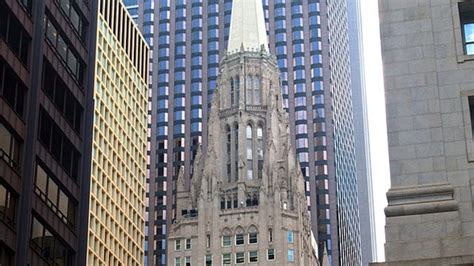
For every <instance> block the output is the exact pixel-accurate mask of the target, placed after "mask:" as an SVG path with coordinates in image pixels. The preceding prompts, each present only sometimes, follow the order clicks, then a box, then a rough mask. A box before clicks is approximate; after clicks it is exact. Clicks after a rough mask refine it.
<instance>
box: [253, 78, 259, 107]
mask: <svg viewBox="0 0 474 266" xmlns="http://www.w3.org/2000/svg"><path fill="white" fill-rule="evenodd" d="M253 93H254V96H253V100H254V102H253V104H260V78H259V77H258V76H255V78H254V80H253Z"/></svg>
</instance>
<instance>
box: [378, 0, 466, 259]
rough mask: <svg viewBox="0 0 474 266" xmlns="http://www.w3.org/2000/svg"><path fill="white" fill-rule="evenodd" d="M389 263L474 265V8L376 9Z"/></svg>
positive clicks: (387, 5)
mask: <svg viewBox="0 0 474 266" xmlns="http://www.w3.org/2000/svg"><path fill="white" fill-rule="evenodd" d="M379 8H380V10H379V11H380V31H381V44H382V57H383V64H384V76H385V95H386V97H385V99H386V107H387V108H386V109H387V131H388V142H389V155H390V171H391V188H390V190H389V191H388V192H387V200H388V206H387V208H385V215H386V226H385V232H386V243H385V258H386V263H383V264H380V265H407V266H410V265H434V266H437V265H473V264H474V248H473V247H474V209H473V203H474V186H473V184H474V134H473V133H474V90H473V88H474V78H473V75H472V73H474V49H473V48H474V44H473V43H474V20H473V19H474V2H472V1H468V0H455V1H398V0H388V1H379Z"/></svg>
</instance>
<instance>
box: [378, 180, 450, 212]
mask: <svg viewBox="0 0 474 266" xmlns="http://www.w3.org/2000/svg"><path fill="white" fill-rule="evenodd" d="M387 200H388V206H387V208H385V215H386V216H387V217H393V216H405V215H416V214H425V213H436V212H449V211H456V210H457V209H458V203H457V201H456V200H455V199H454V188H453V187H452V186H451V185H450V184H448V183H442V184H430V185H419V186H413V187H398V188H392V189H390V190H389V191H388V192H387Z"/></svg>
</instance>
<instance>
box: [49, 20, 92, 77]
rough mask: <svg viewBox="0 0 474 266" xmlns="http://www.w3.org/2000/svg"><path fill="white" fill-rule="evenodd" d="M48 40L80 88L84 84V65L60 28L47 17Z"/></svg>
mask: <svg viewBox="0 0 474 266" xmlns="http://www.w3.org/2000/svg"><path fill="white" fill-rule="evenodd" d="M44 20H45V27H46V39H47V40H48V42H49V43H50V44H51V45H52V46H53V48H54V49H55V50H56V52H57V54H58V55H59V58H60V59H61V61H62V63H63V65H64V66H65V67H66V68H67V69H68V70H69V72H70V73H71V74H72V75H73V76H74V78H75V79H76V81H77V82H78V83H79V85H80V86H82V85H83V82H84V72H85V67H84V63H82V61H81V60H80V59H79V58H78V55H77V53H76V52H75V51H74V49H73V48H72V45H70V44H69V42H68V41H67V40H66V38H64V37H63V34H62V33H61V31H59V30H58V27H57V26H56V25H55V24H54V23H53V22H52V21H51V18H50V17H49V16H45V18H44Z"/></svg>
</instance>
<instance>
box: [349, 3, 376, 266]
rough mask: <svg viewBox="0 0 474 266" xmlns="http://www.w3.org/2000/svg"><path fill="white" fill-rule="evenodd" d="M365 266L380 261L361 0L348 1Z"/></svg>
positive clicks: (362, 247) (363, 262)
mask: <svg viewBox="0 0 474 266" xmlns="http://www.w3.org/2000/svg"><path fill="white" fill-rule="evenodd" d="M347 17H348V22H349V23H348V25H349V47H350V60H351V86H352V104H353V112H354V139H355V150H356V154H357V156H356V163H357V187H358V194H357V196H358V200H359V217H360V240H361V253H362V265H368V264H369V263H370V262H374V261H376V260H377V246H376V244H377V241H376V234H375V212H374V199H373V185H372V160H371V154H370V139H369V136H370V135H369V121H368V118H369V117H368V110H367V96H366V94H367V88H366V82H365V77H366V74H367V73H366V72H365V63H364V43H363V34H362V14H361V1H360V0H350V1H347Z"/></svg>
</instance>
